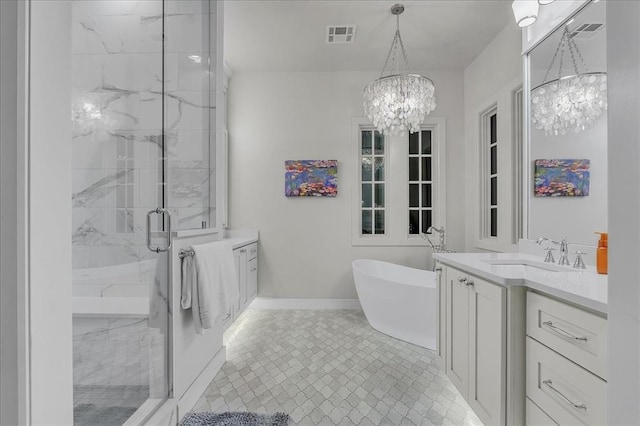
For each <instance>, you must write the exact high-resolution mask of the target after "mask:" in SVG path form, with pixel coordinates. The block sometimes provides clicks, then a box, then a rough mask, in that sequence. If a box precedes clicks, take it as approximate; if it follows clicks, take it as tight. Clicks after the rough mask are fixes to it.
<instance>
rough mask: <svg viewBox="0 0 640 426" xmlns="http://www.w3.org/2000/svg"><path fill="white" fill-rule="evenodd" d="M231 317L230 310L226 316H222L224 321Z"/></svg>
mask: <svg viewBox="0 0 640 426" xmlns="http://www.w3.org/2000/svg"><path fill="white" fill-rule="evenodd" d="M229 318H231V312H229V313H228V314H227V316H226V317H224V318H222V322H225V321H226V320H228V319H229Z"/></svg>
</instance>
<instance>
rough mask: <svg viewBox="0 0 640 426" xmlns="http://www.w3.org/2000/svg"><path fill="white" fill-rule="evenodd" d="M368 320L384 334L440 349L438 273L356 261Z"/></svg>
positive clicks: (358, 288)
mask: <svg viewBox="0 0 640 426" xmlns="http://www.w3.org/2000/svg"><path fill="white" fill-rule="evenodd" d="M352 266H353V279H354V280H355V283H356V291H357V292H358V298H359V299H360V304H361V305H362V310H363V311H364V314H365V316H366V317H367V321H369V324H370V325H371V327H373V328H375V329H376V330H378V331H379V332H381V333H384V334H387V335H389V336H392V337H395V338H397V339H400V340H404V341H406V342H409V343H413V344H415V345H418V346H422V347H424V348H427V349H435V348H436V328H437V323H436V303H437V300H438V296H437V294H438V291H437V287H436V273H435V272H431V271H423V270H420V269H414V268H409V267H406V266H401V265H396V264H393V263H388V262H383V261H380V260H369V259H358V260H354V261H353V262H352Z"/></svg>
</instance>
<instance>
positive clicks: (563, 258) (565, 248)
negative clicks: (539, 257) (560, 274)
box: [536, 238, 571, 266]
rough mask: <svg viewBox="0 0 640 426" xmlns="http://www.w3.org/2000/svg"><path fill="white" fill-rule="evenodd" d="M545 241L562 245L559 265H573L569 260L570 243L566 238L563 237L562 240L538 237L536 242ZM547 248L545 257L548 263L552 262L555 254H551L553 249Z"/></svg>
mask: <svg viewBox="0 0 640 426" xmlns="http://www.w3.org/2000/svg"><path fill="white" fill-rule="evenodd" d="M545 241H548V242H550V243H551V244H555V245H557V246H560V259H558V265H563V266H571V262H570V261H569V243H568V242H567V239H566V238H563V239H562V240H560V241H554V240H550V239H549V238H538V239H537V240H536V244H538V245H540V244H542V243H543V242H545ZM546 250H547V257H546V258H545V259H544V261H545V262H547V263H552V262H553V255H552V254H551V249H546Z"/></svg>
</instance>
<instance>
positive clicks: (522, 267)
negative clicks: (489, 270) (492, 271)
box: [484, 259, 566, 272]
mask: <svg viewBox="0 0 640 426" xmlns="http://www.w3.org/2000/svg"><path fill="white" fill-rule="evenodd" d="M484 262H486V263H488V264H490V265H492V266H497V267H499V268H500V269H502V270H509V271H513V272H516V271H521V272H525V271H527V270H531V269H534V270H535V269H538V270H543V271H550V272H561V271H565V270H566V269H564V268H562V267H560V266H557V265H554V264H551V263H544V262H536V261H535V260H529V259H491V260H485V261H484Z"/></svg>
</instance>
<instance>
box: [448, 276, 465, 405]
mask: <svg viewBox="0 0 640 426" xmlns="http://www.w3.org/2000/svg"><path fill="white" fill-rule="evenodd" d="M466 281H467V275H466V274H465V273H463V272H461V271H459V270H457V269H454V268H447V271H446V283H447V284H446V291H447V294H446V298H447V312H446V315H447V319H446V330H447V333H446V336H445V339H446V345H447V353H446V361H445V363H446V372H447V376H448V377H449V379H451V382H453V384H454V385H455V386H456V388H458V391H460V393H461V394H462V396H463V397H465V398H467V395H468V372H469V290H468V289H467V285H466Z"/></svg>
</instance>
